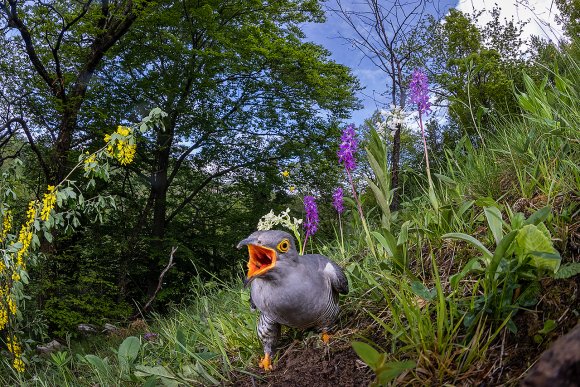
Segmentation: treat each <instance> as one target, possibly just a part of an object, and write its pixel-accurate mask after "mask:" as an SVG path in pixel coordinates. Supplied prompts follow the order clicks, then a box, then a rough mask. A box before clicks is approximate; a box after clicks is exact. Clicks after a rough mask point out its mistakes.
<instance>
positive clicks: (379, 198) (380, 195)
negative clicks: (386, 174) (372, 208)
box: [367, 179, 390, 214]
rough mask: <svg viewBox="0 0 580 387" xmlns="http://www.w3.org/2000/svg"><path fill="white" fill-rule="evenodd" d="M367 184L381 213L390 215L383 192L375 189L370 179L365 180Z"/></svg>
mask: <svg viewBox="0 0 580 387" xmlns="http://www.w3.org/2000/svg"><path fill="white" fill-rule="evenodd" d="M367 184H368V185H369V187H371V190H372V191H373V194H374V195H375V198H376V199H377V202H378V203H379V206H380V207H381V211H383V213H384V214H389V213H390V208H389V202H388V201H387V199H386V198H385V195H384V194H383V191H381V189H380V188H379V187H377V185H376V184H375V183H373V181H372V180H371V179H367Z"/></svg>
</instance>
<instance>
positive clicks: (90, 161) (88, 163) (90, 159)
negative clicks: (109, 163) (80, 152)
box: [84, 152, 97, 172]
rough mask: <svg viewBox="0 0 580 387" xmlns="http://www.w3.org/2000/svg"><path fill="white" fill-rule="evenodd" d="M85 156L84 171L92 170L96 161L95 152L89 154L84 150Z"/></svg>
mask: <svg viewBox="0 0 580 387" xmlns="http://www.w3.org/2000/svg"><path fill="white" fill-rule="evenodd" d="M86 155H87V158H86V159H85V160H84V163H85V165H84V168H85V171H87V172H89V171H92V170H93V169H95V164H96V163H97V155H96V154H94V153H93V154H92V155H89V152H86Z"/></svg>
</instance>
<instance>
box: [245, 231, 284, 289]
mask: <svg viewBox="0 0 580 387" xmlns="http://www.w3.org/2000/svg"><path fill="white" fill-rule="evenodd" d="M252 242H253V241H251V240H249V239H244V240H243V241H241V242H240V243H239V244H238V249H239V248H241V247H242V246H244V245H246V246H248V253H249V255H250V258H249V259H248V276H247V279H250V278H252V277H255V276H257V275H260V274H264V273H265V272H267V271H268V270H270V269H272V268H273V267H274V266H276V259H277V258H278V255H277V253H276V251H275V250H273V249H270V248H268V247H264V246H260V245H254V244H252Z"/></svg>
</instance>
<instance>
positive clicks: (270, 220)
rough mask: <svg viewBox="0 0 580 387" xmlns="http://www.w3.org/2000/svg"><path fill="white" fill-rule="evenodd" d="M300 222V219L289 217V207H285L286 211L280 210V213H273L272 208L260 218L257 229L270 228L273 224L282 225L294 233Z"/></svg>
mask: <svg viewBox="0 0 580 387" xmlns="http://www.w3.org/2000/svg"><path fill="white" fill-rule="evenodd" d="M301 224H302V219H296V218H293V219H291V218H290V209H289V208H286V211H282V212H281V213H280V215H275V214H274V210H270V212H268V213H267V214H266V215H264V216H262V218H260V221H259V222H258V230H271V229H272V227H274V226H277V225H282V226H284V227H286V228H288V229H290V230H292V231H293V232H294V233H295V234H296V232H297V231H298V226H300V225H301Z"/></svg>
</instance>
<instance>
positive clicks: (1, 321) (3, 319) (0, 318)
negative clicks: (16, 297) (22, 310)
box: [0, 303, 8, 331]
mask: <svg viewBox="0 0 580 387" xmlns="http://www.w3.org/2000/svg"><path fill="white" fill-rule="evenodd" d="M0 308H1V309H0V331H1V330H3V329H4V328H5V327H6V324H8V312H7V311H6V309H4V306H3V305H2V303H0Z"/></svg>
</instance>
